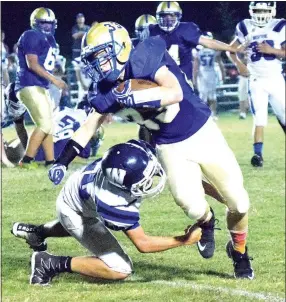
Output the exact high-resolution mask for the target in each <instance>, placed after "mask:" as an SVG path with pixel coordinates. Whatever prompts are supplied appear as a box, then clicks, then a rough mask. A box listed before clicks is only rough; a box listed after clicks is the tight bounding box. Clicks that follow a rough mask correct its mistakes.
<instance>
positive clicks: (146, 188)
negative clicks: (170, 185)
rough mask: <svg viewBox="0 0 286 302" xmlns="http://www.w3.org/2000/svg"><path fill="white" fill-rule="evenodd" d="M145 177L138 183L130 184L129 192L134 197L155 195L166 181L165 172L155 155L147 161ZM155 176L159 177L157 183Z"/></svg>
mask: <svg viewBox="0 0 286 302" xmlns="http://www.w3.org/2000/svg"><path fill="white" fill-rule="evenodd" d="M144 175H145V177H144V178H143V179H142V180H141V181H140V182H138V183H135V184H133V185H132V187H131V189H130V192H131V194H132V195H133V196H135V197H142V198H147V197H149V198H150V197H155V196H157V195H158V194H160V193H161V192H162V191H163V189H164V186H165V183H166V174H165V171H164V170H163V168H162V166H161V164H160V163H159V162H158V160H157V158H156V157H155V156H152V159H151V160H150V161H149V164H148V166H147V167H146V169H145V171H144ZM156 177H158V178H159V180H158V182H157V184H156V183H155V181H156V180H157V179H156Z"/></svg>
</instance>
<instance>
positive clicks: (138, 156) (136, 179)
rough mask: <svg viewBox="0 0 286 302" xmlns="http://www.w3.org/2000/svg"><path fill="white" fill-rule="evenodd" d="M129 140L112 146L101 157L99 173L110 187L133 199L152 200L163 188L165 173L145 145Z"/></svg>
mask: <svg viewBox="0 0 286 302" xmlns="http://www.w3.org/2000/svg"><path fill="white" fill-rule="evenodd" d="M132 141H133V140H131V141H129V142H127V143H122V144H118V145H115V146H113V147H111V148H110V149H109V150H108V151H107V152H106V153H105V154H104V155H103V158H102V161H101V169H102V172H103V174H104V176H105V177H106V178H107V180H108V181H109V182H110V183H111V184H113V185H114V186H116V187H119V188H121V189H124V190H127V191H130V193H131V194H132V195H133V196H134V197H138V198H139V197H143V198H144V197H151V196H152V197H153V196H155V195H157V194H159V193H160V192H162V190H163V189H164V186H165V182H166V174H165V172H164V170H163V168H162V166H161V165H160V163H159V162H158V159H157V157H156V156H155V155H154V153H153V152H154V151H152V150H151V149H149V147H148V146H147V144H145V142H140V141H136V143H134V141H135V140H134V141H133V142H132ZM155 177H158V178H159V181H158V183H157V184H154V179H155Z"/></svg>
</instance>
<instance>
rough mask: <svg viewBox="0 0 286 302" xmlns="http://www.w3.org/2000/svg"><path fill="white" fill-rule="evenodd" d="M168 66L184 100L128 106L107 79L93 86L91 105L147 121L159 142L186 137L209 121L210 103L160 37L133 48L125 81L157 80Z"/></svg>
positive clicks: (102, 110) (144, 122)
mask: <svg viewBox="0 0 286 302" xmlns="http://www.w3.org/2000/svg"><path fill="white" fill-rule="evenodd" d="M162 66H167V68H168V69H169V70H170V71H171V72H172V73H173V74H174V75H175V76H176V77H177V79H178V81H179V83H180V85H181V88H182V90H183V100H182V101H181V102H179V103H177V104H173V105H169V106H166V107H164V108H157V109H156V108H126V107H123V105H122V104H120V103H119V102H118V101H117V99H116V97H115V96H114V94H113V92H112V88H114V85H115V84H114V85H113V86H112V85H111V84H110V83H107V82H106V81H104V80H103V81H101V82H99V83H98V84H97V85H96V84H95V83H94V84H93V85H91V87H90V91H89V94H88V98H89V101H90V102H91V105H92V106H93V107H94V108H95V109H96V111H97V112H99V113H114V114H116V115H118V116H120V117H122V118H124V119H127V120H129V121H133V122H136V123H138V124H139V125H145V126H146V127H147V128H148V129H149V130H150V131H151V132H152V134H153V137H154V142H155V143H157V144H171V143H175V142H179V141H182V140H184V139H186V138H188V137H190V136H191V135H193V134H194V133H196V132H197V131H198V130H199V129H200V128H201V127H202V126H203V125H204V124H205V122H206V121H207V119H208V118H209V116H210V114H211V112H210V109H209V107H208V106H207V105H206V104H204V103H203V102H202V101H201V99H200V98H199V97H198V96H197V95H196V94H195V93H194V91H193V89H192V88H191V87H190V85H189V84H188V83H187V79H186V76H185V74H184V73H183V72H182V71H181V69H180V68H179V67H178V65H177V64H176V62H175V61H174V60H173V59H172V58H171V56H170V55H169V54H168V52H167V50H166V43H165V42H164V40H162V39H161V38H160V37H150V38H147V39H146V40H144V41H143V42H141V43H139V44H138V45H137V47H136V48H135V49H133V50H132V52H131V54H130V58H129V61H128V63H127V64H126V66H125V74H124V81H125V80H128V79H146V80H150V81H154V77H155V74H156V72H157V70H158V69H159V68H161V67H162Z"/></svg>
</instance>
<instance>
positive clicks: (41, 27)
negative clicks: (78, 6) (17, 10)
mask: <svg viewBox="0 0 286 302" xmlns="http://www.w3.org/2000/svg"><path fill="white" fill-rule="evenodd" d="M45 24H51V25H52V27H51V30H50V31H46V30H45ZM35 28H37V29H38V30H39V31H41V32H42V33H44V34H46V35H50V34H52V35H54V34H55V31H56V28H57V20H56V19H55V20H54V21H49V20H45V19H37V20H36V22H35Z"/></svg>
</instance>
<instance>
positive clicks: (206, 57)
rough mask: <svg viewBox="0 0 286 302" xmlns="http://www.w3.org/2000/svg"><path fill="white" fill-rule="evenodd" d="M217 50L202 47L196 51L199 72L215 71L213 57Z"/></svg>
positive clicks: (214, 57)
mask: <svg viewBox="0 0 286 302" xmlns="http://www.w3.org/2000/svg"><path fill="white" fill-rule="evenodd" d="M218 54H219V52H218V51H216V50H214V49H209V48H202V49H200V50H199V51H198V53H197V58H198V60H199V64H200V67H199V74H201V75H202V74H204V73H205V72H208V73H211V72H212V73H215V72H216V71H215V59H216V57H217V56H218Z"/></svg>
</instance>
